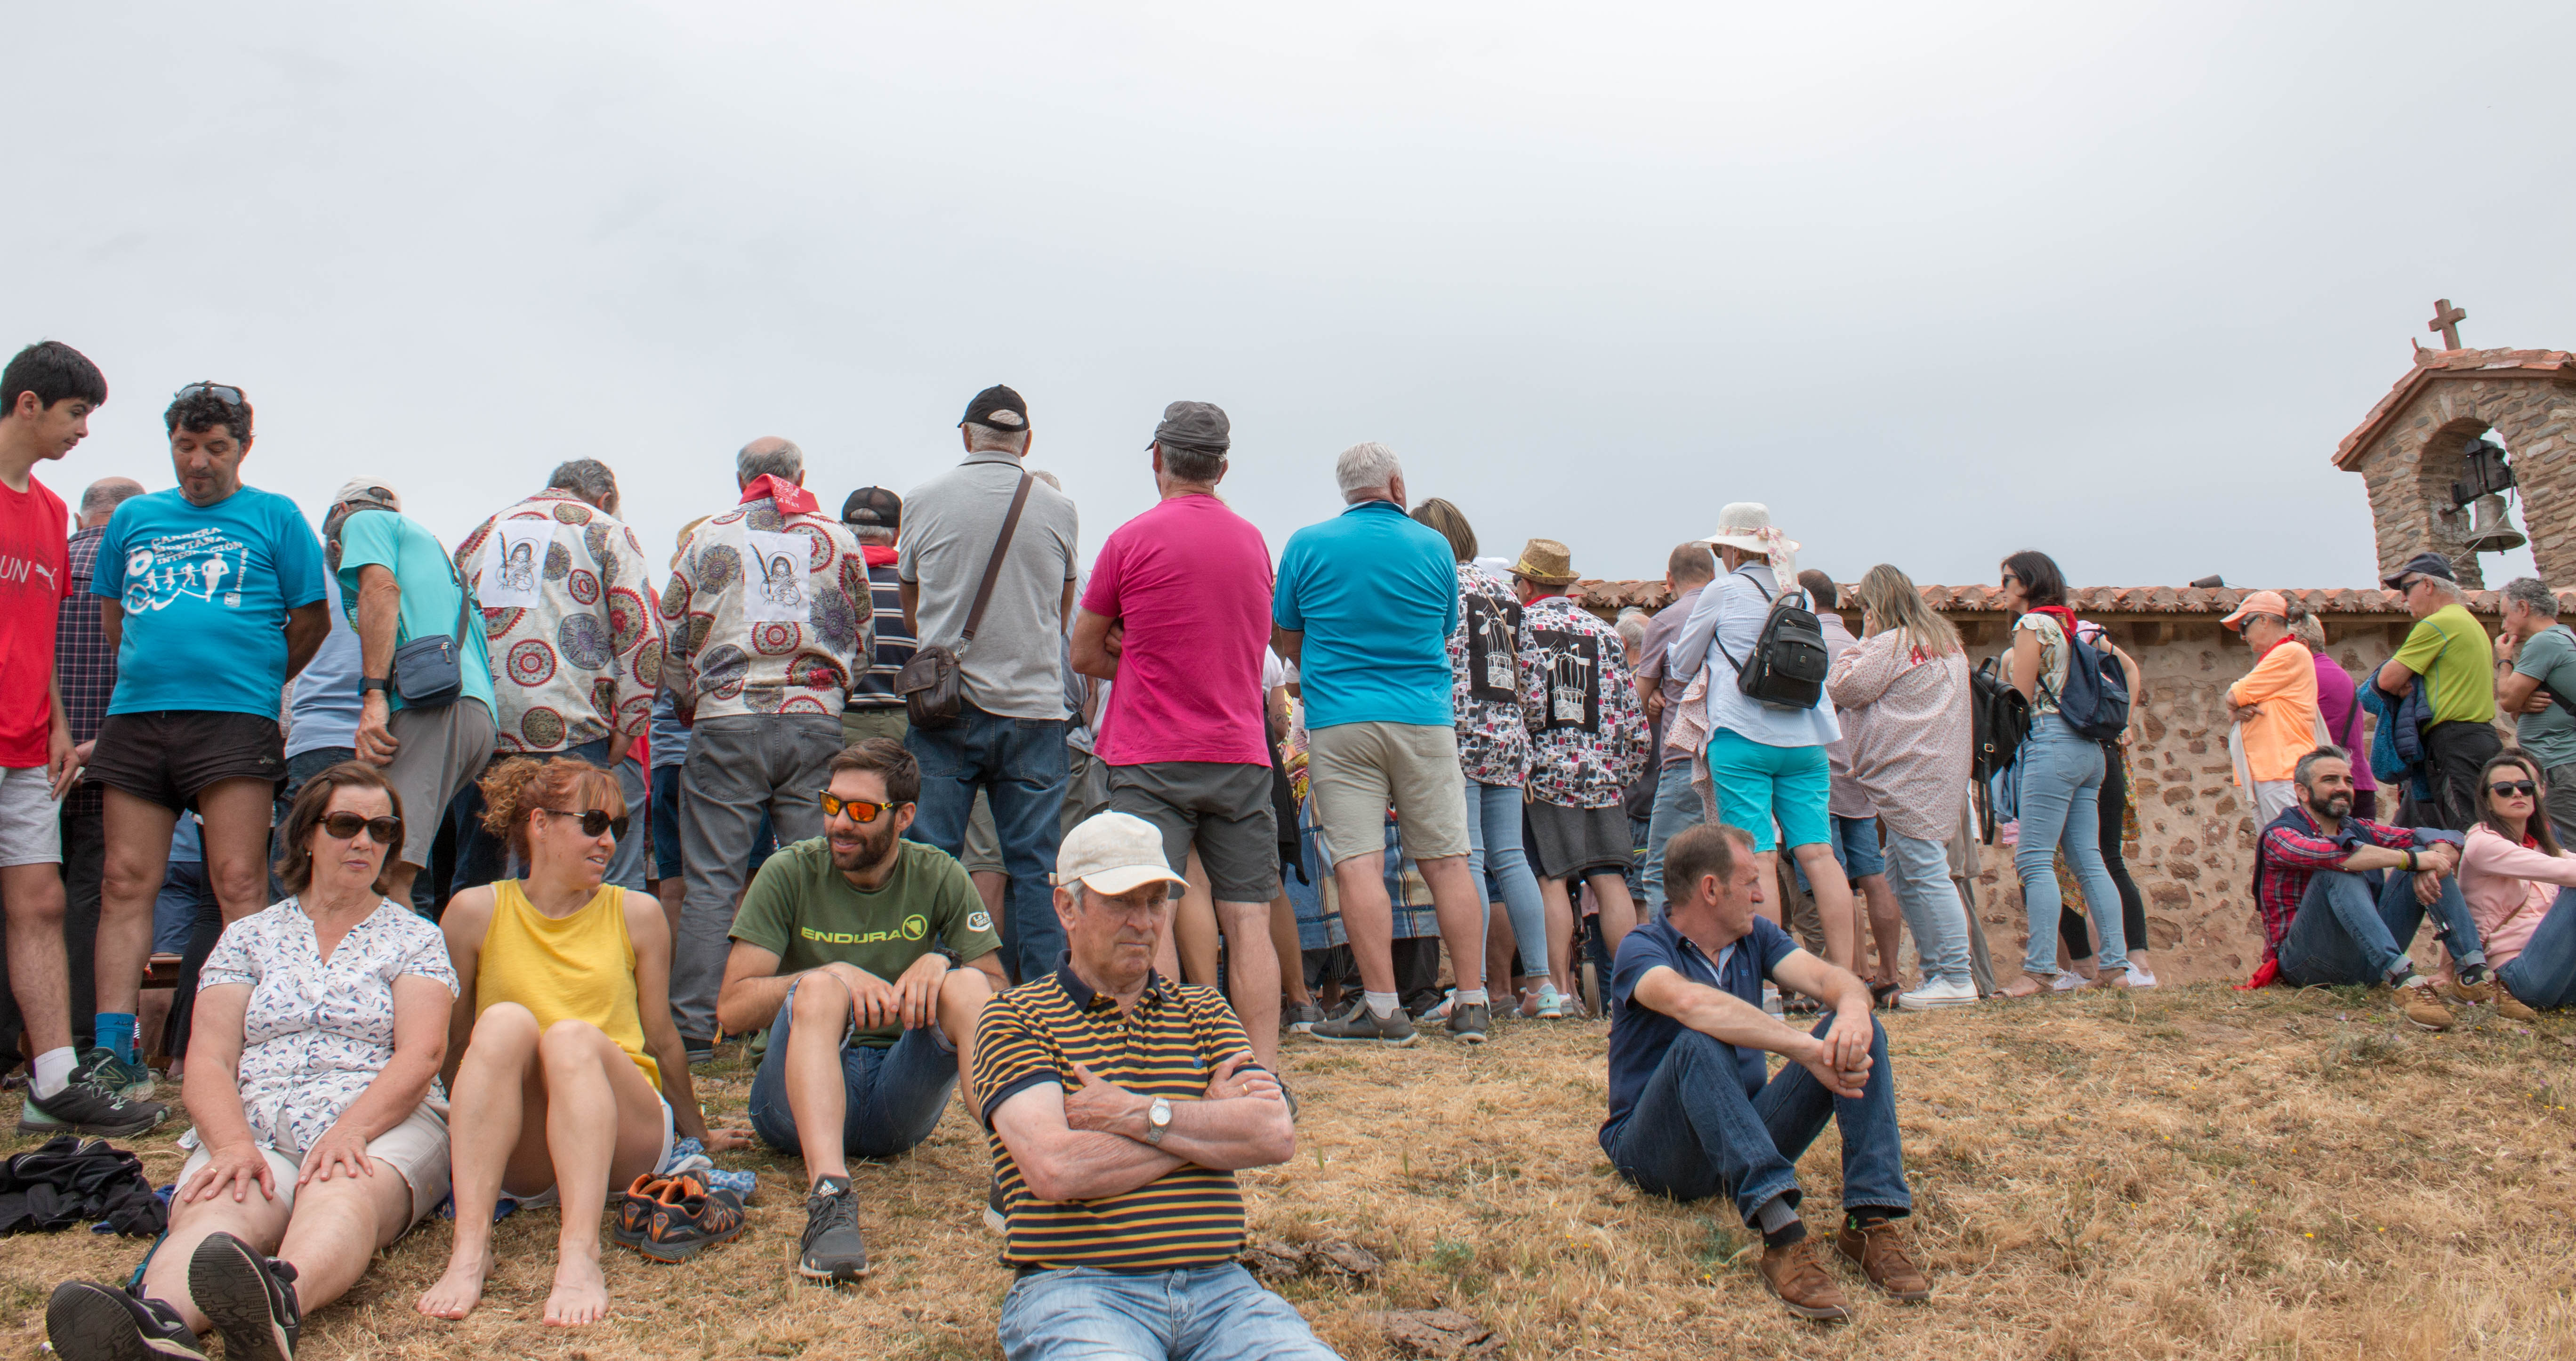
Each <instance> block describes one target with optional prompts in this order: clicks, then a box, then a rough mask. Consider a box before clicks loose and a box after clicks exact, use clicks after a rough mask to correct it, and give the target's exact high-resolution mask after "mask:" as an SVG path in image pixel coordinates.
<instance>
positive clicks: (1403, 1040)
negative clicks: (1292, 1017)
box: [1306, 997, 1422, 1049]
mask: <svg viewBox="0 0 2576 1361" xmlns="http://www.w3.org/2000/svg"><path fill="white" fill-rule="evenodd" d="M1306 1033H1307V1034H1309V1035H1311V1036H1313V1037H1315V1038H1316V1039H1319V1040H1324V1041H1327V1042H1329V1043H1333V1044H1356V1043H1361V1042H1364V1041H1368V1042H1375V1043H1378V1044H1383V1045H1386V1046H1388V1047H1389V1048H1393V1049H1401V1048H1403V1047H1404V1046H1406V1045H1409V1044H1411V1043H1413V1042H1414V1041H1415V1040H1418V1039H1420V1038H1422V1037H1421V1036H1420V1035H1417V1034H1415V1033H1414V1030H1413V1018H1412V1017H1409V1016H1407V1015H1405V1014H1404V1008H1402V1007H1397V1008H1396V1009H1395V1010H1394V1012H1393V1013H1391V1014H1389V1015H1388V1016H1386V1017H1384V1018H1383V1019H1381V1018H1380V1017H1379V1016H1378V1014H1377V1013H1376V1012H1373V1011H1371V1010H1369V1004H1368V999H1367V998H1365V997H1363V998H1361V999H1359V1000H1358V1001H1356V1002H1353V1003H1351V1009H1350V1010H1349V1011H1347V1012H1345V1013H1343V1014H1342V1015H1340V1016H1336V1017H1334V1018H1333V1019H1332V1020H1329V1021H1318V1022H1316V1024H1315V1028H1314V1029H1312V1030H1309V1031H1307V1032H1306Z"/></svg>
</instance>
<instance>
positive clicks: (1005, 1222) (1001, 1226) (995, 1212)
mask: <svg viewBox="0 0 2576 1361" xmlns="http://www.w3.org/2000/svg"><path fill="white" fill-rule="evenodd" d="M984 1228H985V1231H986V1232H989V1233H1009V1232H1010V1231H1011V1212H1010V1210H1009V1208H1008V1207H1006V1206H1004V1205H1003V1203H1002V1179H1001V1178H1000V1177H995V1178H993V1189H992V1190H990V1191H987V1192H985V1193H984Z"/></svg>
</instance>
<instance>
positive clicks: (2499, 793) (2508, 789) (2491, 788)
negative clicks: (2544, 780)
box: [2487, 780, 2540, 799]
mask: <svg viewBox="0 0 2576 1361" xmlns="http://www.w3.org/2000/svg"><path fill="white" fill-rule="evenodd" d="M2487 792H2488V793H2490V794H2493V795H2495V796H2496V797H2497V798H2499V799H2503V798H2511V797H2513V796H2515V795H2520V796H2521V797H2523V798H2526V799H2527V798H2530V797H2531V796H2532V795H2534V794H2537V793H2539V792H2540V786H2539V785H2538V784H2536V783H2534V782H2533V781H2530V780H2506V781H2504V782H2502V783H2500V784H2491V785H2488V786H2487Z"/></svg>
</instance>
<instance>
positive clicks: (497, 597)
mask: <svg viewBox="0 0 2576 1361" xmlns="http://www.w3.org/2000/svg"><path fill="white" fill-rule="evenodd" d="M554 542H555V521H554V519H553V517H551V516H549V517H547V518H546V519H543V520H502V521H499V522H497V523H495V524H494V525H493V526H492V537H491V538H489V539H487V540H485V541H484V543H483V572H482V576H481V578H480V579H479V580H478V581H477V582H476V583H475V587H474V593H475V594H476V595H478V596H480V597H481V598H482V601H483V604H484V606H485V607H486V608H489V609H531V608H534V607H535V606H537V605H540V604H543V603H544V600H545V580H546V553H547V551H548V550H550V549H552V548H553V547H554Z"/></svg>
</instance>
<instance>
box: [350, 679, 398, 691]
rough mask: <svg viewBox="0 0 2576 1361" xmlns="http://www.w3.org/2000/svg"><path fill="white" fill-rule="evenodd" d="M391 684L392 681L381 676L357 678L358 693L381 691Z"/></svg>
mask: <svg viewBox="0 0 2576 1361" xmlns="http://www.w3.org/2000/svg"><path fill="white" fill-rule="evenodd" d="M392 684H393V682H391V681H389V680H386V679H383V678H382V677H377V676H367V677H364V678H362V679H360V680H359V682H358V693H360V694H367V693H370V692H382V691H385V690H387V689H389V688H390V687H391V686H392Z"/></svg>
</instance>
